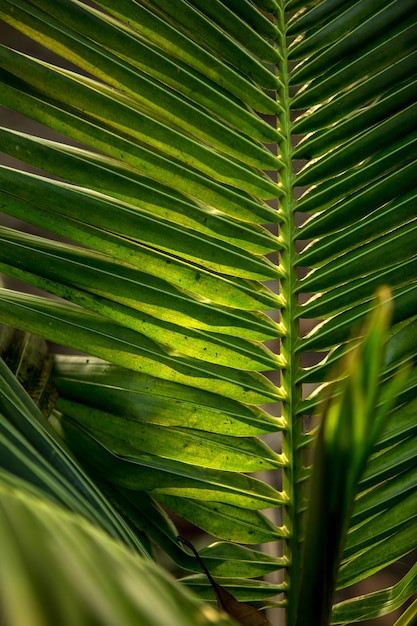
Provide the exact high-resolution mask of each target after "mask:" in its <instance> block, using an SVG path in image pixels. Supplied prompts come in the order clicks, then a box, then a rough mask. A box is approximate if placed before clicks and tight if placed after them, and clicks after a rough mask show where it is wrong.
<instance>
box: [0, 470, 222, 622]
mask: <svg viewBox="0 0 417 626" xmlns="http://www.w3.org/2000/svg"><path fill="white" fill-rule="evenodd" d="M25 487H26V486H25V485H24V484H23V485H22V484H21V483H20V482H18V481H15V479H13V480H10V481H9V482H4V481H3V479H2V481H1V488H0V492H1V495H0V507H1V516H0V518H1V523H0V534H1V542H2V545H3V546H4V550H3V555H2V556H3V565H4V567H2V570H1V572H2V574H1V575H0V586H1V595H2V607H3V609H4V611H5V613H4V614H5V616H6V619H7V623H8V624H10V625H11V626H14V625H16V626H17V624H24V623H26V624H29V623H30V624H33V625H34V626H37V625H38V624H39V626H40V625H41V624H42V625H45V624H47V625H49V624H50V625H52V624H56V623H57V621H59V623H60V624H64V625H66V624H68V625H70V624H75V623H77V624H80V625H83V624H85V625H87V624H88V625H90V624H109V625H110V624H115V623H117V622H119V621H120V620H122V621H123V624H126V625H128V624H132V625H133V624H137V623H138V620H139V621H140V623H141V624H144V625H145V624H146V625H147V626H148V625H149V626H156V625H157V624H161V623H170V624H173V625H174V624H181V625H189V626H194V625H195V626H197V624H198V625H201V624H218V625H222V626H223V625H224V626H226V625H227V624H231V622H230V621H229V620H228V619H227V618H226V616H224V615H223V616H221V615H220V614H219V613H217V612H216V611H215V610H214V609H212V608H210V607H207V606H205V605H203V604H202V603H201V602H199V601H197V600H196V599H195V597H192V596H191V595H190V594H189V593H187V591H186V590H185V589H184V588H183V587H182V586H181V585H178V583H176V582H175V581H174V580H173V579H172V578H170V577H168V576H167V574H166V573H165V572H163V571H162V570H161V569H160V568H159V567H157V566H156V565H155V564H154V563H153V562H152V561H150V560H143V559H142V558H140V557H138V556H135V555H133V554H132V552H130V551H129V550H127V549H125V548H124V547H123V546H122V545H120V543H118V542H115V541H114V540H112V539H111V538H110V537H109V536H108V535H106V534H105V533H104V532H102V531H99V530H98V529H97V528H96V527H94V526H93V525H91V524H88V523H87V522H86V521H85V520H83V519H82V518H81V517H79V516H77V515H74V514H71V513H68V511H65V510H64V509H62V508H60V507H59V506H57V505H56V504H53V503H48V502H47V501H46V500H45V498H44V497H43V494H39V493H37V492H36V491H35V493H34V492H33V491H34V490H33V489H31V488H30V489H26V488H25ZM12 570H13V572H14V575H13V576H12V577H10V576H9V575H8V573H9V572H10V571H12ZM127 580H128V581H129V584H128V585H127V584H126V581H127Z"/></svg>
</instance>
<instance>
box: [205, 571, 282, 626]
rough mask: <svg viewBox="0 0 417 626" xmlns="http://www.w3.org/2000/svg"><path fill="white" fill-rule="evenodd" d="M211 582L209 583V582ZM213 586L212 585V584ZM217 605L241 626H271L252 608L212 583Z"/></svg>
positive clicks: (263, 616) (261, 614)
mask: <svg viewBox="0 0 417 626" xmlns="http://www.w3.org/2000/svg"><path fill="white" fill-rule="evenodd" d="M210 582H211V581H210ZM212 585H213V583H212ZM213 588H214V591H215V594H216V597H217V604H218V606H219V608H221V609H223V611H225V613H227V614H228V615H230V616H231V617H233V619H235V620H236V622H237V623H238V624H240V625H241V626H272V624H271V622H270V621H269V620H268V619H267V618H266V617H265V615H263V613H261V612H260V611H258V609H256V608H255V607H253V606H250V605H249V604H246V603H245V602H239V601H238V600H236V598H234V597H233V596H232V594H231V593H229V592H228V591H226V589H224V588H223V587H221V586H220V585H218V584H217V583H214V585H213Z"/></svg>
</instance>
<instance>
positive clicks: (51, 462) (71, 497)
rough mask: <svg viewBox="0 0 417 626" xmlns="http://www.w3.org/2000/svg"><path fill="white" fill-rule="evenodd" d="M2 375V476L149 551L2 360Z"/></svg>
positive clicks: (120, 539) (120, 538)
mask: <svg viewBox="0 0 417 626" xmlns="http://www.w3.org/2000/svg"><path fill="white" fill-rule="evenodd" d="M3 339H4V337H3ZM0 376H1V378H0V385H1V394H0V411H1V416H2V425H1V449H2V454H1V458H2V462H1V471H2V474H4V478H3V479H2V480H7V481H10V480H11V481H13V480H15V479H19V480H20V481H27V482H28V484H29V486H31V488H32V487H33V489H35V491H36V490H37V491H40V492H41V493H43V495H44V497H45V498H46V500H50V501H52V502H57V503H59V504H60V505H61V506H64V507H66V508H67V509H69V510H70V511H73V512H75V513H77V514H78V515H82V516H83V517H85V518H86V519H88V520H89V521H90V522H91V523H93V524H95V525H96V526H98V527H99V528H102V529H104V530H105V531H107V532H108V533H109V535H111V536H113V537H114V538H117V539H118V540H119V541H122V542H123V543H126V544H127V545H128V546H129V547H130V549H132V550H134V551H137V552H139V553H142V554H147V549H149V546H148V545H147V542H146V541H145V544H144V545H142V542H141V540H140V539H139V537H138V536H137V535H136V534H135V533H134V532H133V531H132V529H131V528H130V527H129V526H128V525H127V524H126V523H125V521H124V520H123V519H122V518H121V517H120V515H119V513H118V511H117V510H116V509H115V507H114V506H113V505H112V504H111V503H110V501H109V500H107V498H106V497H105V496H104V495H103V494H102V493H101V492H100V490H98V489H97V486H96V485H95V484H94V482H92V481H91V479H90V478H89V477H88V475H87V474H86V472H85V471H84V469H83V468H82V466H81V465H80V464H79V463H78V462H77V461H76V460H75V458H74V457H73V455H72V454H71V453H70V452H69V451H68V449H67V448H66V446H65V444H64V443H63V441H62V440H61V439H60V438H59V436H58V435H57V433H56V431H55V430H54V429H52V428H51V425H50V424H49V423H48V421H47V420H46V418H45V417H44V416H43V415H42V414H41V413H40V411H39V409H38V407H37V406H36V405H35V404H34V402H33V401H32V400H31V398H30V397H29V396H28V394H27V393H26V392H25V391H24V389H23V388H22V387H21V386H20V384H19V383H18V382H17V380H16V378H15V377H14V376H13V375H12V373H11V372H10V370H9V369H8V367H7V366H6V365H5V363H4V361H3V360H2V359H1V360H0ZM8 476H9V478H7V477H8Z"/></svg>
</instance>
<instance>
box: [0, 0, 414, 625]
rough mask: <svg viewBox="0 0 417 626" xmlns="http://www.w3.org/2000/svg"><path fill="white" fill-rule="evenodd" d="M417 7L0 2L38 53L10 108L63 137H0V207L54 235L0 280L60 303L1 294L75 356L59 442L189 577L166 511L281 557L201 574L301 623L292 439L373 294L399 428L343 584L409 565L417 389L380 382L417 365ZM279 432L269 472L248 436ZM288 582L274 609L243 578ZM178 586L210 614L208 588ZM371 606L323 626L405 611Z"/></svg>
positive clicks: (20, 74)
mask: <svg viewBox="0 0 417 626" xmlns="http://www.w3.org/2000/svg"><path fill="white" fill-rule="evenodd" d="M414 5H415V3H414V2H412V0H401V1H400V2H398V1H397V0H393V1H390V2H388V3H385V4H384V5H383V6H382V5H381V3H380V2H376V1H375V0H362V1H361V2H357V0H349V1H348V2H343V3H342V2H339V0H321V1H317V2H312V3H307V4H306V3H304V2H300V1H299V0H289V1H288V2H286V3H284V2H281V1H278V0H262V1H260V0H259V1H258V2H249V1H248V0H240V1H239V2H237V1H236V0H222V1H221V2H220V1H219V0H213V1H212V2H210V3H205V2H202V1H200V0H187V1H185V0H176V2H175V3H173V2H168V1H167V0H152V1H151V0H137V1H135V2H131V1H130V0H99V1H98V2H97V3H96V4H95V5H94V7H90V6H87V5H86V4H85V3H84V2H81V1H78V0H59V2H56V1H54V0H30V1H29V0H5V1H4V2H2V4H1V6H0V17H1V18H3V19H4V20H5V21H6V22H7V23H8V24H9V25H10V26H12V27H14V28H16V29H17V30H19V31H20V32H21V33H23V34H25V35H27V36H29V37H30V38H31V39H33V40H34V41H35V42H37V43H38V44H41V46H42V48H39V54H38V55H36V54H35V55H34V56H31V55H29V54H27V53H25V52H22V51H19V50H17V49H16V50H14V49H12V48H9V47H7V46H1V47H0V65H1V68H2V70H1V73H0V81H1V88H0V103H1V104H3V105H4V106H5V107H8V108H11V109H13V110H15V111H17V112H19V113H21V114H23V115H25V116H28V117H30V118H32V119H33V120H35V121H36V122H38V123H40V124H43V125H44V126H47V127H49V128H50V129H52V130H53V131H55V132H57V133H60V135H59V136H57V135H54V136H52V138H51V137H47V136H46V134H45V136H42V137H37V136H34V135H33V134H30V133H28V132H23V131H22V130H16V129H11V128H7V127H3V128H1V129H0V142H1V147H2V150H3V151H4V152H5V153H7V154H8V155H9V156H11V157H14V158H15V159H18V160H20V161H23V162H25V163H27V164H28V165H30V166H31V167H32V168H35V172H33V173H29V172H27V171H23V169H22V168H17V167H14V166H10V165H9V166H5V165H2V166H0V177H1V191H0V194H1V203H2V210H3V211H5V212H6V213H7V214H9V215H10V216H12V217H14V218H17V219H20V220H23V221H25V222H28V223H30V224H32V225H35V226H37V227H40V228H42V229H45V231H46V232H45V233H44V234H43V235H42V236H39V235H34V234H29V233H21V232H18V231H17V230H16V229H15V228H10V227H7V228H6V227H1V229H0V239H1V246H0V270H1V271H2V272H4V273H5V274H7V275H9V276H11V277H13V278H15V279H17V280H20V281H23V282H25V283H27V284H29V285H32V286H34V287H36V288H38V289H41V290H43V291H45V292H49V294H53V295H54V296H57V297H59V298H60V300H57V299H54V300H51V299H47V298H44V297H43V296H39V295H27V294H22V293H20V292H17V291H13V290H11V289H1V290H0V317H1V319H2V321H4V322H5V323H7V324H10V325H12V326H16V327H19V328H22V329H23V330H25V331H27V332H33V333H35V334H39V335H42V336H43V337H45V338H46V339H49V340H51V341H54V342H56V343H59V344H63V345H67V346H70V347H72V348H75V349H76V350H78V351H81V352H83V353H86V354H87V355H88V356H87V357H85V358H81V357H75V358H72V357H71V358H57V359H56V366H55V371H54V380H55V384H56V387H57V389H58V392H59V394H60V399H59V402H58V403H57V404H56V407H55V411H54V413H53V417H52V421H53V423H54V426H55V428H56V429H57V430H58V431H59V432H60V433H61V434H62V436H63V437H64V438H65V440H66V441H67V444H68V445H69V446H70V447H71V449H72V450H73V451H74V452H75V453H76V454H77V456H78V457H79V458H80V459H82V462H83V463H84V464H86V467H88V471H89V472H91V475H92V476H94V480H95V481H97V484H100V485H101V487H102V488H103V490H104V491H105V492H106V493H107V494H108V496H109V498H110V500H112V499H113V501H114V502H115V503H116V504H117V506H118V508H119V509H120V510H121V511H123V514H124V515H125V517H126V518H127V519H129V520H130V521H131V522H132V520H136V521H135V522H133V525H134V526H135V524H137V525H139V526H140V524H142V526H143V528H145V527H146V531H145V532H146V533H148V534H149V537H150V538H151V539H152V540H153V541H155V542H156V543H160V545H162V546H163V547H164V549H166V550H167V551H168V553H169V554H170V555H171V556H172V558H174V560H176V561H177V563H178V564H180V565H181V566H183V567H186V568H188V569H190V570H194V571H196V572H198V571H200V570H199V566H198V564H195V563H194V564H193V563H190V561H191V560H192V559H190V558H189V557H188V555H185V553H184V551H182V550H181V549H180V548H179V547H178V546H177V545H176V543H175V533H174V531H173V530H172V529H170V528H169V524H168V525H167V523H166V520H165V521H164V519H165V518H164V516H163V514H162V510H161V508H160V506H159V505H158V504H157V502H158V501H159V503H160V504H163V505H165V506H167V507H168V508H170V509H172V510H174V511H177V512H178V513H180V514H181V515H183V516H184V517H185V518H187V519H189V520H190V521H192V522H194V523H196V524H198V525H199V526H200V527H201V528H203V529H204V530H206V531H207V532H209V533H212V534H213V535H215V536H216V537H218V538H220V539H222V540H226V541H234V542H242V543H245V544H252V545H255V544H258V543H263V542H270V541H275V540H276V539H277V538H280V539H283V553H282V555H281V556H280V557H273V558H272V557H271V558H266V557H265V555H263V556H262V554H261V553H259V551H256V550H253V549H249V548H246V549H245V550H247V551H246V552H245V551H243V552H242V550H243V548H241V547H240V546H237V545H231V546H229V545H228V544H224V543H223V541H222V542H221V543H220V544H219V545H216V544H214V545H213V546H211V547H209V548H207V551H205V553H204V555H203V556H204V558H205V559H207V564H208V566H209V568H211V570H210V571H212V570H213V573H216V571H217V575H219V576H221V577H224V578H225V580H226V579H228V581H229V586H230V587H231V588H233V589H235V587H238V588H239V589H240V591H239V594H240V596H241V597H242V598H243V599H246V600H248V599H249V600H254V601H262V598H261V595H262V593H264V596H263V600H265V603H271V604H273V601H272V600H270V598H271V593H272V592H274V593H277V592H281V591H285V594H286V600H285V601H286V602H287V603H288V610H287V613H288V623H289V624H290V625H291V626H292V625H293V624H295V623H296V621H295V620H296V607H297V604H298V601H299V593H300V588H301V586H302V581H301V576H302V574H301V571H300V563H301V561H302V550H303V537H304V531H305V506H306V496H307V485H308V484H309V480H308V479H309V477H310V465H309V464H310V448H311V445H312V442H313V440H314V438H315V437H314V435H315V431H314V430H311V427H310V426H309V425H306V422H307V420H305V417H306V416H311V415H312V414H317V413H320V411H322V399H321V398H322V396H321V395H320V394H319V393H318V391H317V389H315V391H314V392H313V393H311V394H310V395H309V392H308V391H307V392H306V389H310V387H307V385H314V386H315V387H317V386H318V387H319V388H320V387H328V386H329V383H331V382H332V381H333V380H334V379H335V378H338V377H342V378H343V377H344V376H346V375H347V374H346V373H342V372H341V371H340V363H341V362H342V359H345V361H344V362H346V358H349V355H351V354H353V353H354V351H355V349H356V341H353V342H352V341H351V340H350V338H351V336H352V331H354V332H356V334H357V333H362V331H361V330H360V329H362V328H363V320H364V318H365V316H366V315H367V314H368V312H369V311H370V310H373V309H374V308H375V307H376V306H378V305H377V303H376V301H375V299H374V294H375V291H376V289H378V287H380V286H381V285H385V284H387V285H389V287H390V289H391V292H392V301H393V318H392V330H391V336H390V337H389V338H388V339H387V340H386V342H385V343H386V346H385V348H384V349H385V357H384V358H385V360H384V361H383V363H382V366H381V376H380V388H379V389H380V392H381V396H380V398H379V400H378V401H377V402H375V406H376V409H375V410H376V412H377V415H385V414H387V413H389V414H388V415H385V417H386V424H385V425H384V427H383V428H382V429H381V431H380V433H379V434H378V436H377V438H376V439H375V441H374V442H373V444H372V445H373V447H372V448H371V449H369V450H368V451H367V454H366V455H365V456H366V457H367V461H366V464H365V469H364V471H363V473H361V474H358V475H357V477H356V480H355V484H354V485H353V486H351V489H350V492H349V493H350V496H349V497H350V500H349V502H350V503H351V500H352V498H354V505H353V512H352V517H351V520H350V525H346V524H348V520H349V516H350V508H349V507H348V508H349V511H348V509H346V511H345V514H344V516H343V524H342V526H343V530H342V539H341V542H340V545H343V537H344V535H345V534H347V539H346V543H345V545H344V552H343V553H341V554H336V555H334V563H333V564H332V566H334V567H337V566H338V559H339V557H340V561H341V567H340V571H339V573H338V578H337V583H336V584H337V586H338V587H339V588H346V587H348V586H350V585H352V584H353V583H354V582H357V581H359V580H362V579H364V578H366V577H368V576H370V575H371V574H372V573H374V572H376V571H379V570H380V569H382V568H383V567H385V566H387V565H388V564H389V563H391V562H393V561H395V560H397V559H400V558H402V557H403V556H404V555H406V554H407V553H409V552H410V551H411V550H412V549H413V548H415V547H416V543H415V537H413V524H414V523H415V518H414V516H415V513H413V511H415V495H414V494H415V486H416V479H417V474H416V472H415V470H414V469H413V458H415V445H416V443H415V436H416V429H415V420H414V419H413V415H414V407H415V382H414V381H415V378H416V372H415V368H413V367H411V368H410V370H409V373H408V378H407V381H406V382H405V384H404V387H403V390H402V391H401V392H400V391H397V395H398V398H397V399H396V402H395V405H394V406H392V395H393V392H392V384H393V383H392V380H395V374H394V372H396V371H397V370H398V369H399V368H401V367H402V366H403V365H404V364H405V363H410V362H413V361H414V360H415V357H416V350H417V349H416V346H417V342H416V321H415V317H416V305H417V295H416V294H417V290H416V288H415V286H416V279H417V273H416V268H417V265H416V262H415V243H414V241H415V237H416V232H417V231H416V224H417V222H416V220H415V210H414V206H415V196H416V180H417V177H416V174H417V170H416V167H417V166H416V158H415V157H416V145H417V144H416V138H417V135H416V133H417V126H416V110H417V109H416V107H417V83H416V76H417V73H416V72H417V70H416V68H417V63H416V60H417V49H416V38H415V28H416V21H417V11H416V8H415V6H414ZM16 48H17V46H16ZM49 51H53V53H54V54H55V55H58V56H51V53H50V52H49ZM55 235H58V236H59V237H60V238H65V241H64V242H59V243H58V242H56V241H54V240H53V238H54V236H55ZM61 299H64V300H66V302H63V301H62V300H61ZM265 311H267V312H268V311H272V312H273V313H272V315H270V314H266V313H265ZM305 324H308V325H309V327H310V328H312V330H310V331H305V330H304V328H305ZM265 341H272V342H273V343H269V345H268V347H266V346H265V344H264V342H265ZM278 344H279V347H277V346H278ZM381 349H382V348H381ZM310 353H314V354H315V361H314V362H315V363H316V364H315V365H308V356H309V354H310ZM369 362H370V363H371V364H372V363H374V362H373V361H372V359H371V360H370V361H369ZM275 372H278V373H279V381H278V376H277V375H276V374H275ZM353 374H354V372H353V373H352V372H351V376H353ZM348 380H350V379H348ZM362 382H363V381H362ZM346 384H348V383H346ZM342 386H343V385H342ZM338 389H339V388H338V387H337V386H335V387H334V388H333V387H330V391H329V394H330V398H331V400H330V401H331V402H333V401H334V402H336V403H337V398H338V393H340V391H338ZM332 394H333V395H332ZM278 403H279V404H280V406H281V407H282V410H281V414H280V416H279V417H278V416H277V415H278V409H277V404H278ZM260 405H262V408H260ZM345 419H346V420H347V418H345ZM346 424H347V422H346V423H345V425H344V427H346ZM273 432H275V433H279V435H280V437H281V441H282V444H281V449H280V450H278V451H277V450H272V449H271V448H270V447H268V446H267V445H266V444H263V443H261V442H260V441H259V439H258V437H259V436H261V435H263V434H266V433H273ZM371 440H372V438H371V439H369V441H371ZM352 445H353V444H352ZM318 464H319V465H320V463H318ZM260 469H265V470H268V469H277V470H278V472H279V473H280V476H281V479H282V480H281V481H280V483H279V485H280V486H279V488H278V489H275V488H274V487H272V486H271V485H269V484H266V483H265V482H262V481H261V480H259V479H258V478H254V477H252V476H250V475H248V474H249V473H251V472H253V471H255V470H256V471H257V470H260ZM274 484H278V481H276V482H275V483H274ZM144 492H146V493H144ZM142 495H143V500H141V499H142ZM153 498H155V499H153ZM144 503H145V504H144ZM270 507H278V509H279V510H280V511H282V515H281V517H280V521H279V523H277V524H276V523H272V522H269V521H268V520H267V518H266V517H265V515H264V514H263V513H262V510H263V509H266V508H270ZM414 535H415V533H414ZM370 537H372V541H370ZM387 538H389V539H390V541H389V542H388V543H389V549H387V541H386V540H387ZM248 563H251V564H252V566H248ZM245 567H246V570H245V569H244V568H245ZM280 568H284V569H285V572H286V578H285V582H284V583H283V584H282V585H281V584H280V585H278V587H276V586H275V587H274V586H272V587H271V586H268V584H267V583H264V582H261V583H259V584H258V583H256V584H255V583H254V582H253V581H251V580H250V578H251V577H257V576H262V575H263V574H265V573H266V572H267V571H268V572H270V571H272V570H277V569H280ZM239 577H241V578H242V579H243V580H241V581H240V582H239V581H238V580H237V579H238V578H239ZM245 578H246V579H247V580H245ZM189 583H190V584H193V585H194V586H195V588H197V589H200V591H201V593H202V594H203V595H205V593H206V592H205V591H204V589H206V588H207V581H205V582H204V581H202V579H201V578H200V577H197V578H195V579H191V580H190V581H189ZM413 585H414V578H413V574H412V573H409V574H406V575H405V577H404V578H403V579H402V581H399V582H398V584H397V585H395V587H393V589H395V592H396V593H397V595H398V598H399V599H400V600H399V602H400V603H401V604H403V603H405V602H406V601H407V600H408V599H409V598H410V597H411V595H412V594H413V593H414V591H413V589H414V587H413ZM226 586H227V585H226ZM378 594H379V595H375V596H371V597H370V598H368V599H366V598H365V599H363V598H362V599H361V598H352V599H351V600H348V601H345V602H344V603H339V604H336V605H335V607H334V613H333V618H332V619H333V621H334V623H343V620H350V621H355V620H361V619H367V618H368V617H372V616H374V615H375V613H377V614H378V615H379V614H383V613H384V612H389V611H392V610H394V608H396V607H397V606H400V604H398V603H397V601H395V602H393V601H392V598H393V597H394V596H393V594H394V591H393V590H391V591H390V590H383V591H381V592H378ZM255 596H256V597H255ZM368 600H369V601H368ZM279 603H281V600H279ZM376 607H378V608H376ZM411 610H412V609H410V611H411ZM337 620H339V622H338V621H337Z"/></svg>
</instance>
